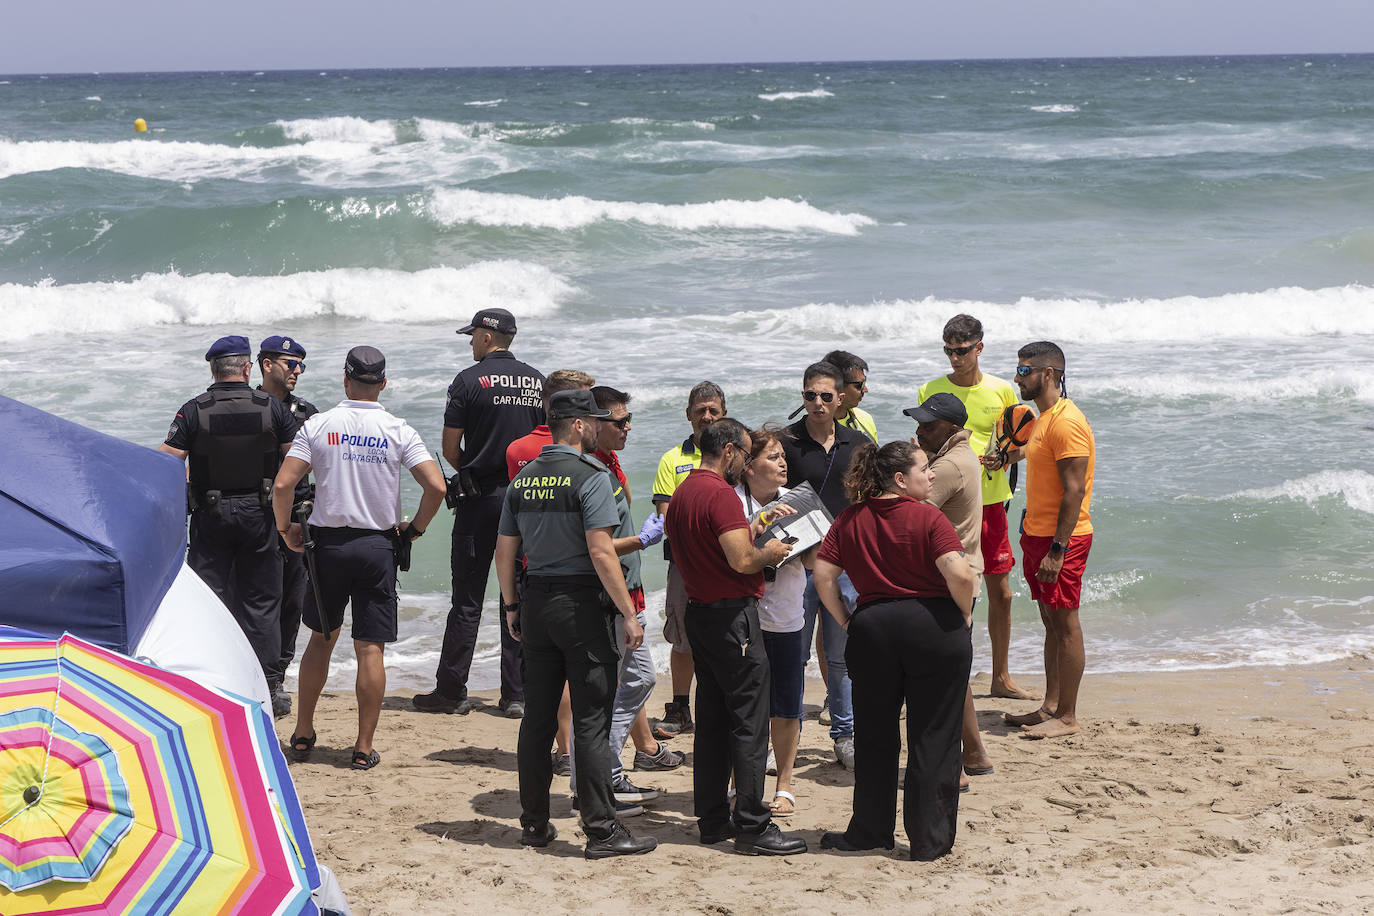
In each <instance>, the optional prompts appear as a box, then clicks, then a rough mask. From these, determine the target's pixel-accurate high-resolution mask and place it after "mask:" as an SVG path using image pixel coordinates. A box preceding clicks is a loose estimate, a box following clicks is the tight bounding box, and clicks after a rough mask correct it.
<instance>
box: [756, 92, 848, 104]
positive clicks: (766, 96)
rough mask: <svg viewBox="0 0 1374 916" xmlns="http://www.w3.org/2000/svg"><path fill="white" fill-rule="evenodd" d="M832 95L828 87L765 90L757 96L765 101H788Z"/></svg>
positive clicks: (829, 96) (824, 97) (825, 97)
mask: <svg viewBox="0 0 1374 916" xmlns="http://www.w3.org/2000/svg"><path fill="white" fill-rule="evenodd" d="M834 95H835V93H833V92H831V91H830V90H828V89H812V90H811V91H810V92H765V93H763V94H761V95H760V96H759V98H761V99H763V100H764V101H765V102H790V101H792V100H793V99H828V98H831V97H832V96H834Z"/></svg>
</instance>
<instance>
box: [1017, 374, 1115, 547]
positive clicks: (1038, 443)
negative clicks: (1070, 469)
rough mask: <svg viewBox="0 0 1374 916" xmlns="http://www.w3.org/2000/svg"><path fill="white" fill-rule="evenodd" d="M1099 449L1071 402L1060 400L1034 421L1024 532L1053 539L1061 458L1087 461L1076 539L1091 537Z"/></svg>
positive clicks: (1059, 498)
mask: <svg viewBox="0 0 1374 916" xmlns="http://www.w3.org/2000/svg"><path fill="white" fill-rule="evenodd" d="M1096 452H1097V448H1096V445H1095V444H1094V442H1093V430H1092V427H1091V426H1089V425H1088V418H1087V417H1085V416H1083V411H1081V410H1079V409H1078V405H1076V404H1074V403H1073V402H1072V401H1070V400H1069V399H1068V398H1060V399H1059V401H1058V403H1056V404H1055V405H1054V406H1053V407H1051V408H1050V409H1049V410H1047V411H1045V412H1044V413H1042V414H1041V415H1040V416H1039V417H1038V418H1037V419H1036V421H1035V430H1034V431H1033V432H1032V433H1031V438H1030V442H1028V443H1026V518H1025V522H1024V523H1023V529H1024V530H1025V532H1026V534H1029V535H1032V536H1035V537H1054V534H1055V527H1056V526H1057V525H1058V523H1059V504H1060V502H1062V501H1063V499H1064V485H1063V483H1061V482H1060V480H1059V468H1058V464H1057V462H1058V461H1059V460H1060V459H1061V458H1087V459H1088V475H1087V480H1086V481H1085V488H1084V490H1083V505H1082V507H1081V508H1080V509H1079V510H1078V524H1077V525H1075V526H1074V529H1073V536H1074V537H1077V536H1079V535H1080V534H1092V530H1093V523H1092V520H1091V518H1090V517H1089V515H1088V505H1089V504H1090V503H1091V502H1092V499H1093V465H1094V464H1095V463H1096Z"/></svg>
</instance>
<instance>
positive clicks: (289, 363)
mask: <svg viewBox="0 0 1374 916" xmlns="http://www.w3.org/2000/svg"><path fill="white" fill-rule="evenodd" d="M274 359H276V361H277V362H279V363H282V364H283V365H285V366H286V371H287V372H295V371H296V370H297V369H300V370H301V371H302V372H304V371H305V360H303V359H288V358H287V357H285V356H277V357H274Z"/></svg>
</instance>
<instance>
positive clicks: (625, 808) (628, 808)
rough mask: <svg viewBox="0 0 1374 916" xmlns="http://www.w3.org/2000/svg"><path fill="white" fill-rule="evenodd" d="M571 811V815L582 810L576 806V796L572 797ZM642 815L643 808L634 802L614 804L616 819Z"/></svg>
mask: <svg viewBox="0 0 1374 916" xmlns="http://www.w3.org/2000/svg"><path fill="white" fill-rule="evenodd" d="M572 809H573V814H581V813H582V809H581V808H580V807H578V804H577V796H576V795H574V796H573V804H572ZM643 813H644V806H643V805H639V804H635V803H634V802H623V801H617V802H615V816H616V817H638V816H639V815H641V814H643Z"/></svg>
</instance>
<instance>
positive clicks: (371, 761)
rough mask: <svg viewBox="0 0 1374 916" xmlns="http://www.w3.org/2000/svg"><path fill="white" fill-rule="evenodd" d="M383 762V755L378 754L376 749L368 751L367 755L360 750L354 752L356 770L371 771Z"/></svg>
mask: <svg viewBox="0 0 1374 916" xmlns="http://www.w3.org/2000/svg"><path fill="white" fill-rule="evenodd" d="M381 762H382V755H381V754H379V753H377V749H376V748H375V747H374V748H373V749H372V750H370V751H368V752H367V753H366V754H364V753H363V752H362V751H359V750H355V751H354V752H353V764H352V766H353V769H355V770H370V769H372V768H373V767H375V766H376V765H377V764H379V763H381Z"/></svg>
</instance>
